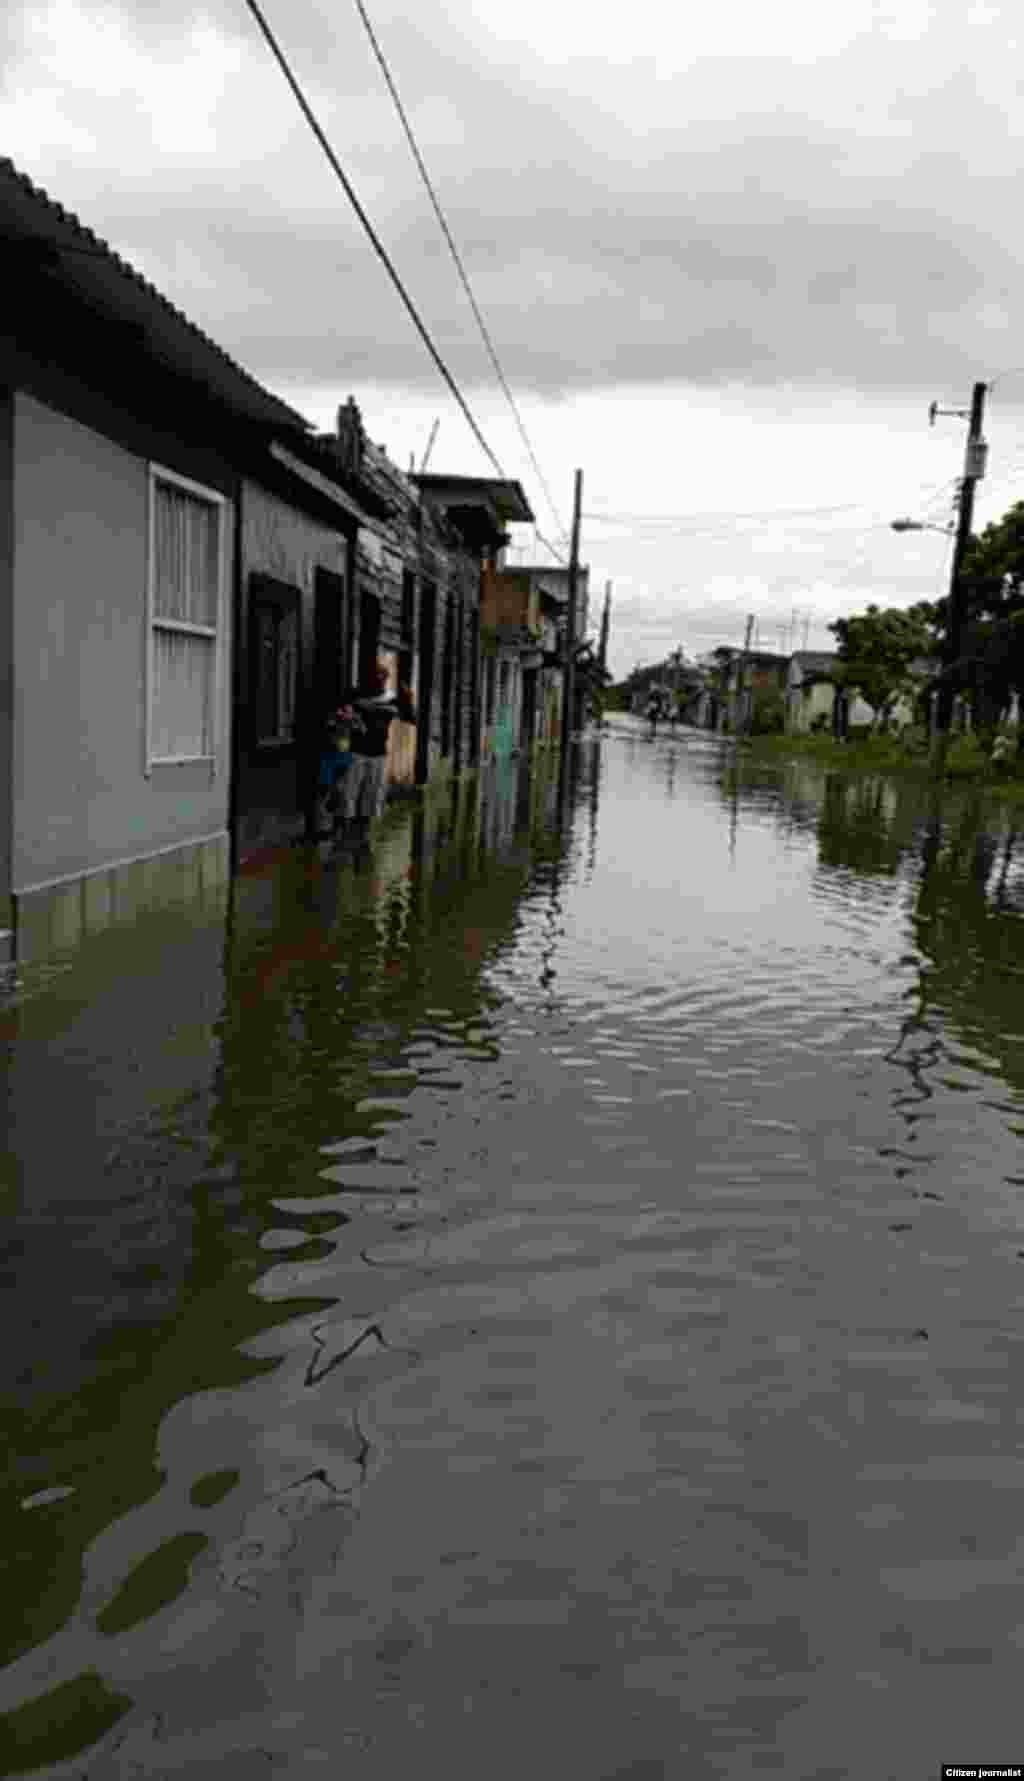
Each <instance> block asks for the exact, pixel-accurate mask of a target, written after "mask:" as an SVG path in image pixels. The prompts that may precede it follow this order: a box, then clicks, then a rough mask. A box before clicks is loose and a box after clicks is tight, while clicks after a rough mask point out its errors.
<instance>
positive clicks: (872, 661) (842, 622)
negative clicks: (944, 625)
mask: <svg viewBox="0 0 1024 1781" xmlns="http://www.w3.org/2000/svg"><path fill="white" fill-rule="evenodd" d="M935 625H936V610H935V608H934V607H933V606H930V605H929V604H928V603H927V602H921V603H919V604H918V605H917V606H911V607H910V608H908V609H903V608H900V607H895V606H889V607H886V608H884V609H883V608H881V607H879V606H875V605H871V606H869V607H868V609H867V611H866V612H861V613H857V614H855V615H853V616H852V617H850V618H840V619H837V620H836V622H835V624H833V625H830V626H829V630H830V631H831V632H832V633H833V635H834V636H835V638H836V641H837V644H838V656H839V660H838V663H837V678H838V679H839V680H840V682H841V683H842V684H843V685H844V686H846V687H847V688H849V689H850V691H851V692H852V691H855V690H856V691H858V692H859V693H860V694H861V696H862V698H864V699H865V700H866V701H867V703H868V704H869V705H870V706H872V707H873V709H874V710H875V712H876V713H877V714H878V717H879V720H880V721H882V722H884V721H885V719H886V718H887V717H888V714H889V712H890V711H891V710H892V708H893V706H894V705H895V704H896V702H897V700H898V699H899V698H900V696H901V694H903V695H909V696H913V693H914V692H915V691H916V684H915V681H914V677H913V675H912V674H911V664H912V663H913V662H914V661H915V660H916V659H917V658H918V657H920V656H929V655H932V654H933V653H934V650H935V646H936V629H935Z"/></svg>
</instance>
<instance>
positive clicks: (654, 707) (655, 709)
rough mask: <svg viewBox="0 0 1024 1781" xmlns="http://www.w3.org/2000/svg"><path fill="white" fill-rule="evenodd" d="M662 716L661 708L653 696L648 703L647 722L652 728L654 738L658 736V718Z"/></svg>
mask: <svg viewBox="0 0 1024 1781" xmlns="http://www.w3.org/2000/svg"><path fill="white" fill-rule="evenodd" d="M660 715H661V711H660V708H659V705H658V701H657V699H656V698H655V697H654V696H653V694H652V695H651V697H650V698H649V699H648V701H647V722H648V723H649V724H650V726H651V735H652V736H655V735H657V732H658V718H659V717H660Z"/></svg>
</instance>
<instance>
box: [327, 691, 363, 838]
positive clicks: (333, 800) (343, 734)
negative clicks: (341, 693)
mask: <svg viewBox="0 0 1024 1781" xmlns="http://www.w3.org/2000/svg"><path fill="white" fill-rule="evenodd" d="M362 727H363V725H362V723H361V721H360V719H359V718H358V717H357V716H356V714H355V712H354V711H353V709H352V707H351V705H339V706H338V708H337V710H336V711H332V712H331V714H330V716H329V717H328V719H327V722H326V724H325V726H324V739H323V744H322V746H321V750H320V769H319V773H318V776H317V786H318V796H317V834H318V836H319V837H320V838H321V839H324V840H327V839H330V837H331V836H332V835H333V833H334V826H335V819H336V817H337V812H338V809H339V806H340V786H339V781H340V780H341V779H343V778H344V775H345V774H346V773H347V772H348V771H349V769H350V767H351V765H352V732H353V730H354V729H356V728H358V729H360V730H361V729H362Z"/></svg>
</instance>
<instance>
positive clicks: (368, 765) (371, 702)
mask: <svg viewBox="0 0 1024 1781" xmlns="http://www.w3.org/2000/svg"><path fill="white" fill-rule="evenodd" d="M346 704H349V705H351V706H352V709H353V712H354V714H355V719H356V721H355V723H354V724H353V728H352V764H351V766H350V768H349V770H348V772H347V773H346V774H345V777H344V779H343V780H342V781H341V786H340V790H341V809H342V816H343V818H344V822H345V825H346V827H347V828H348V829H349V830H351V829H352V828H353V827H354V826H358V827H359V828H360V829H361V830H362V831H363V832H365V831H366V829H368V828H369V825H370V823H372V822H374V821H375V820H376V818H377V817H378V816H380V815H381V813H382V812H383V809H384V789H385V787H384V775H385V771H386V769H387V753H388V733H389V731H390V729H391V725H392V723H393V721H394V719H395V718H396V717H398V718H401V719H402V720H403V721H404V722H405V723H415V721H416V708H415V706H414V704H413V699H412V693H411V692H410V690H409V688H408V687H406V686H400V687H399V688H398V692H397V694H396V693H391V692H389V691H388V670H387V668H386V667H385V665H384V663H383V662H377V663H376V665H375V667H374V668H373V669H372V671H371V673H370V675H369V676H368V679H367V680H366V681H365V682H364V683H363V684H362V685H361V686H358V687H356V688H355V689H354V691H353V692H352V693H351V694H350V695H349V697H348V699H347V700H346Z"/></svg>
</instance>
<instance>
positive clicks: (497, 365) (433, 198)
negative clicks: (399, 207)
mask: <svg viewBox="0 0 1024 1781" xmlns="http://www.w3.org/2000/svg"><path fill="white" fill-rule="evenodd" d="M355 4H356V11H357V12H358V14H359V17H360V18H361V19H362V22H363V25H364V27H365V30H366V35H367V37H368V38H369V40H370V46H371V48H372V50H373V53H374V55H375V56H376V58H377V62H378V64H379V66H380V71H381V73H382V74H383V76H384V81H385V84H386V86H387V89H388V92H389V93H390V94H391V98H392V100H393V101H394V106H395V110H396V111H397V113H398V116H399V120H400V122H401V125H402V129H403V130H404V131H405V138H406V141H407V142H408V144H409V148H410V150H411V152H412V157H413V160H414V161H415V162H416V165H417V167H418V168H419V172H420V177H421V179H422V181H423V184H424V185H425V187H426V189H427V196H428V197H429V199H430V202H431V204H432V205H433V208H434V215H435V216H436V217H437V221H438V224H439V226H440V229H441V233H442V235H443V236H444V238H445V241H446V242H447V244H448V251H449V253H450V254H451V256H452V259H453V261H454V262H455V270H456V271H457V273H458V275H459V278H460V280H461V281H462V288H463V290H464V291H465V293H466V296H467V297H468V298H469V305H470V308H471V309H472V311H473V315H474V317H475V319H476V325H477V327H478V328H479V330H480V335H481V338H482V340H483V343H484V345H485V347H486V348H487V353H488V356H489V358H490V361H491V364H492V365H493V366H494V372H495V376H496V377H497V379H498V382H499V383H500V385H501V388H502V390H503V392H504V395H505V399H506V401H507V402H508V405H509V407H510V408H511V410H512V414H513V417H514V419H515V423H516V426H517V427H518V428H519V434H520V437H521V439H522V441H523V444H524V446H525V447H526V452H527V456H528V457H529V460H530V463H531V464H532V465H533V469H534V474H535V475H536V477H537V481H538V482H539V483H540V486H541V488H542V489H543V491H544V496H545V499H546V500H547V503H548V506H549V508H550V509H551V514H552V517H553V519H554V522H555V529H556V531H558V532H559V533H561V534H562V535H563V537H564V535H565V527H564V525H563V524H562V519H561V515H560V514H559V512H558V508H557V507H556V505H555V500H554V496H553V495H552V493H551V490H550V488H549V487H548V484H547V479H546V478H545V475H544V472H543V470H542V469H541V467H540V465H539V463H538V462H537V456H536V453H535V452H534V449H533V445H532V443H531V441H530V436H529V434H528V433H527V431H526V427H525V424H524V422H523V417H522V415H521V414H520V412H519V406H518V404H517V402H516V399H515V397H514V396H513V394H512V391H511V389H510V388H509V384H508V379H507V378H506V376H505V373H504V371H503V369H502V365H501V360H500V359H499V358H498V353H497V349H496V347H495V345H494V341H493V340H492V339H491V334H490V330H489V328H488V326H487V323H486V322H485V320H484V318H483V315H482V314H481V312H480V305H479V304H478V302H477V300H476V296H475V295H474V292H473V287H472V285H471V284H470V282H469V274H468V272H467V271H466V268H465V266H464V265H463V262H462V255H461V254H460V253H459V250H458V247H457V246H456V243H455V239H454V237H453V235H452V232H451V229H450V228H449V225H448V219H447V217H446V216H445V214H444V211H443V210H442V208H441V202H440V199H439V198H438V196H437V193H436V192H435V190H434V187H433V183H432V181H431V178H430V174H429V173H428V172H427V167H426V163H425V162H424V159H423V156H422V154H421V152H420V147H419V143H418V142H417V141H416V137H415V134H414V132H413V127H412V125H411V123H410V122H409V118H408V115H407V113H406V110H405V106H404V105H403V104H402V99H401V95H400V94H399V91H398V87H397V86H396V84H395V80H394V76H393V75H392V73H391V69H390V68H389V66H388V63H387V59H386V57H385V55H384V51H383V50H382V49H381V46H380V43H379V41H378V38H377V34H376V32H375V31H374V28H373V25H372V23H371V21H370V17H369V14H368V13H367V10H366V7H365V6H364V4H363V0H355ZM544 542H545V543H546V542H547V541H546V540H544ZM548 548H549V549H550V548H551V547H550V546H549V547H548Z"/></svg>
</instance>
